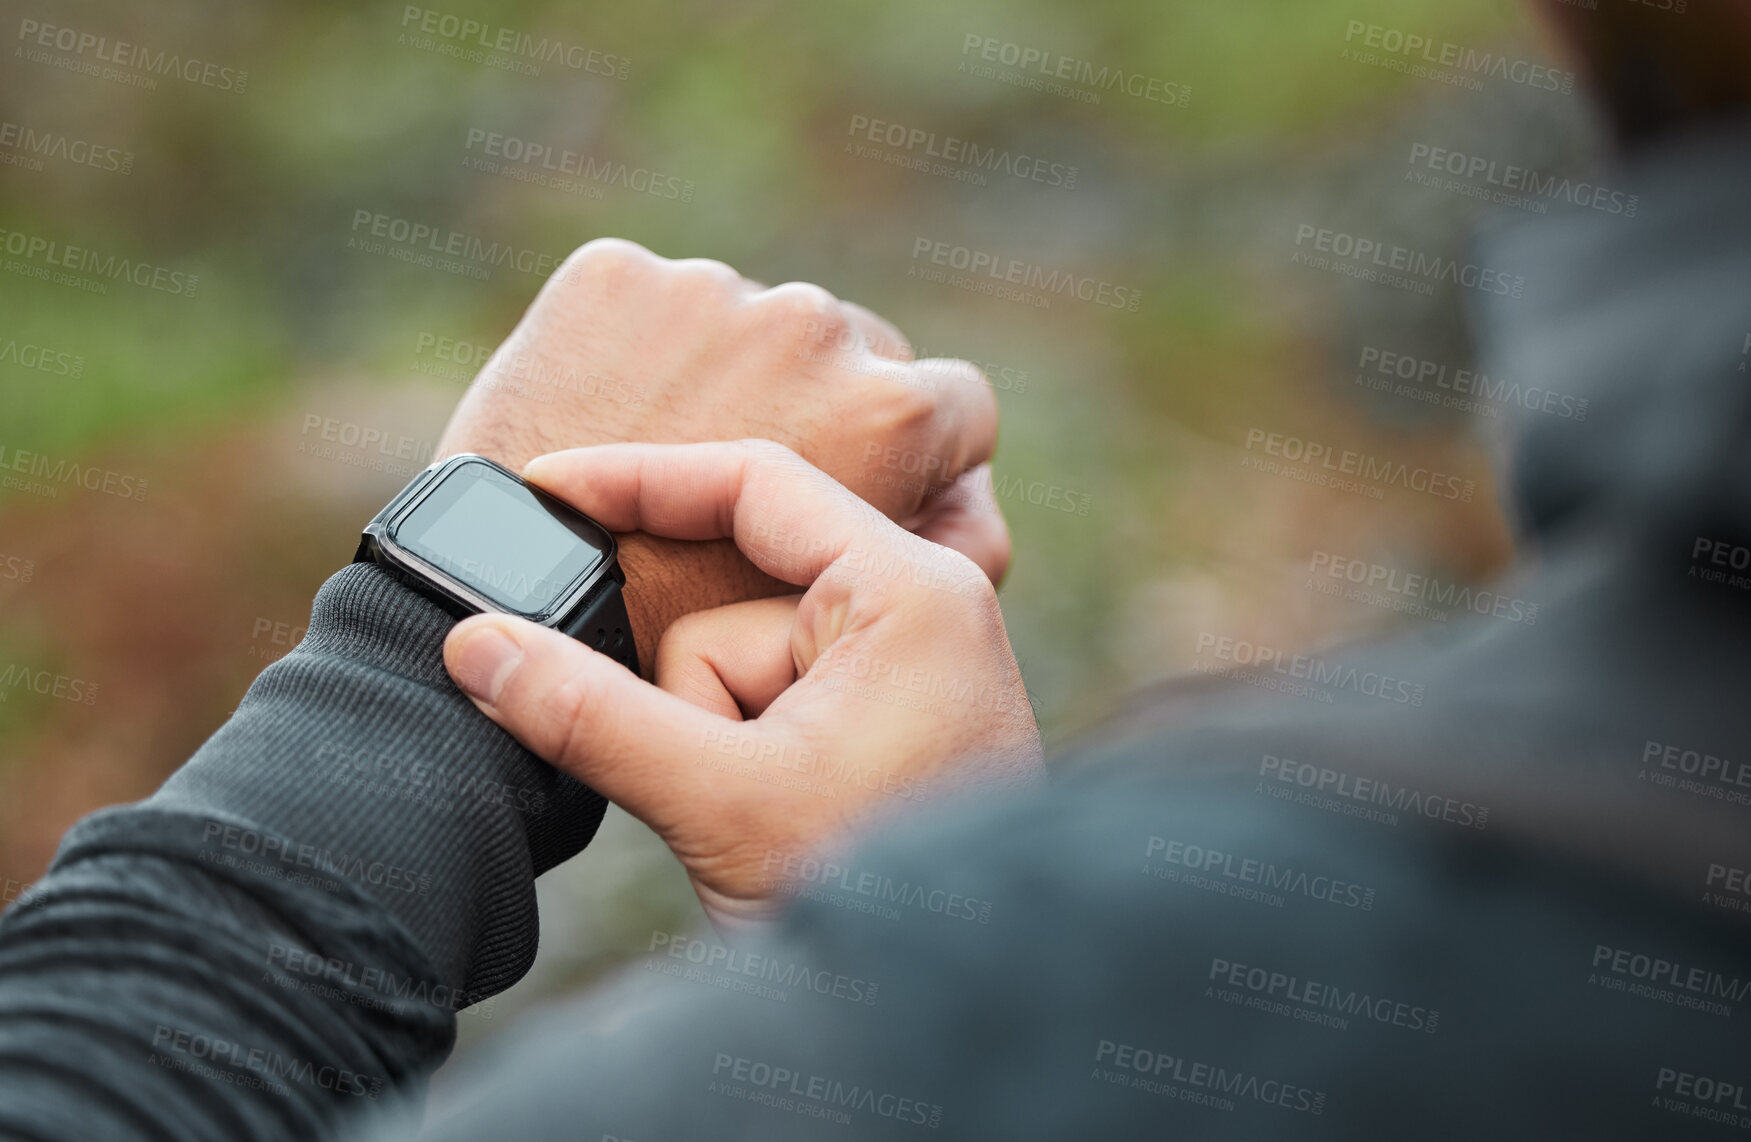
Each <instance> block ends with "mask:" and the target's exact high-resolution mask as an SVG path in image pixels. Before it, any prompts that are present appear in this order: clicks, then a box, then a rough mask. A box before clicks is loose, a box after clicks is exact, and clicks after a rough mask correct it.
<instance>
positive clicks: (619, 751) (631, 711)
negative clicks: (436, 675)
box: [444, 614, 737, 832]
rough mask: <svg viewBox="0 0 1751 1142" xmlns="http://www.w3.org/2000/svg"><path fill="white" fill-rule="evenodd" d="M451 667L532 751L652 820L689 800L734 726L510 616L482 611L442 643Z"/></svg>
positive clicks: (658, 824) (660, 825) (588, 651)
mask: <svg viewBox="0 0 1751 1142" xmlns="http://www.w3.org/2000/svg"><path fill="white" fill-rule="evenodd" d="M444 665H445V668H446V669H448V670H449V672H450V677H451V678H452V679H454V680H455V682H456V685H457V686H458V687H460V688H461V690H462V692H463V693H464V694H467V695H468V697H469V698H470V699H472V700H473V702H474V704H475V705H476V706H478V707H479V708H480V711H481V712H482V713H484V714H485V715H486V716H487V717H489V718H491V719H492V720H493V721H495V722H497V723H498V724H499V725H500V726H502V727H504V729H505V730H506V731H507V732H508V733H510V735H511V736H512V737H514V738H516V739H517V740H518V741H520V742H522V743H523V745H524V746H526V747H527V748H528V749H529V750H530V752H532V753H534V754H536V755H537V756H539V757H541V758H543V759H545V760H546V761H548V762H549V763H551V764H552V765H554V766H556V767H558V768H559V769H562V770H564V771H565V772H567V773H569V774H571V775H572V776H573V777H575V778H577V779H578V780H579V781H582V782H584V783H585V784H586V785H589V786H590V787H591V788H592V789H594V790H596V791H597V792H598V793H601V794H602V795H603V796H605V797H607V798H608V799H609V800H611V801H614V802H616V803H617V804H619V805H620V806H622V807H623V808H625V809H626V810H627V811H628V812H630V813H632V814H633V815H634V816H636V817H638V818H640V819H641V820H643V821H644V822H645V823H646V824H649V825H651V826H652V827H653V828H656V829H658V831H659V832H660V831H662V829H663V826H664V825H665V824H672V823H673V822H659V821H656V820H653V819H652V817H651V814H652V813H661V812H662V810H663V808H664V807H665V806H667V807H668V809H669V810H670V811H671V812H672V811H673V810H674V808H675V807H676V806H677V804H679V803H684V802H685V801H687V800H689V799H687V798H678V797H676V795H675V794H676V787H677V785H683V786H684V785H698V784H700V783H701V782H702V780H703V778H704V776H705V774H707V773H709V771H708V770H705V769H703V768H702V767H701V766H700V765H699V764H698V763H699V761H700V760H701V759H702V758H703V757H704V756H705V752H706V751H705V745H706V743H708V742H710V741H715V740H719V739H720V738H721V737H722V735H723V733H724V731H725V730H733V729H734V728H735V726H736V724H737V723H735V722H732V721H730V720H729V719H727V718H723V717H720V716H718V715H716V714H711V713H707V712H706V711H704V710H701V709H699V708H697V707H695V706H693V705H690V704H689V703H687V702H685V701H683V700H682V699H680V698H677V697H675V696H674V695H673V694H667V693H664V692H663V691H661V690H659V689H657V688H656V687H655V686H652V685H651V684H650V683H648V682H645V681H644V680H643V679H641V678H639V677H638V676H637V675H635V674H633V673H632V672H631V671H630V670H627V669H626V668H625V667H624V666H621V665H620V664H619V663H618V662H615V661H614V660H613V659H611V658H609V657H607V656H606V655H602V654H598V653H597V652H596V651H594V650H591V649H590V648H588V647H586V646H584V645H583V644H582V643H580V642H578V641H576V640H575V639H571V638H567V637H566V636H565V635H563V634H561V633H559V632H558V631H554V630H549V629H548V628H546V627H542V626H537V625H536V624H534V623H532V622H529V621H527V620H526V619H520V618H515V617H512V616H510V615H498V614H488V615H475V616H473V617H471V618H469V619H466V620H464V621H463V622H461V623H459V624H457V626H456V629H455V630H453V631H451V632H450V636H449V637H448V638H447V639H445V640H444Z"/></svg>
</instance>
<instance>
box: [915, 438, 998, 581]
mask: <svg viewBox="0 0 1751 1142" xmlns="http://www.w3.org/2000/svg"><path fill="white" fill-rule="evenodd" d="M902 526H904V527H905V529H906V530H907V531H909V532H911V533H912V534H913V535H916V536H918V537H919V538H920V539H928V540H930V542H932V543H940V544H941V545H942V546H944V547H952V548H954V549H955V550H956V551H958V552H960V553H961V554H962V555H965V556H966V557H967V558H969V559H971V560H972V561H973V562H974V563H977V564H978V565H979V569H980V570H981V571H983V572H985V575H986V577H987V578H989V579H990V580H991V582H992V585H994V586H996V585H1000V584H1001V583H1002V582H1003V577H1004V576H1005V575H1007V574H1008V573H1009V561H1010V557H1011V555H1012V554H1013V548H1012V546H1011V544H1010V540H1009V524H1008V523H1007V522H1006V521H1005V520H1004V518H1003V509H1002V508H1000V507H998V506H997V494H996V489H995V488H994V487H993V485H992V479H991V465H989V464H981V465H980V466H979V467H977V468H974V469H973V470H972V471H971V472H967V473H964V474H963V475H962V476H961V478H960V479H958V480H956V481H955V482H954V484H953V485H951V486H950V487H949V488H948V489H947V490H946V491H944V492H942V493H941V494H939V495H934V496H931V497H930V498H929V499H927V500H926V501H925V502H924V508H923V510H921V511H920V512H919V513H918V514H917V515H915V516H913V517H912V518H911V519H909V520H906V521H905V522H904V524H903V525H902Z"/></svg>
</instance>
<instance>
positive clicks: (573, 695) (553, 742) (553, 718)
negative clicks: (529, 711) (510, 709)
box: [536, 674, 600, 761]
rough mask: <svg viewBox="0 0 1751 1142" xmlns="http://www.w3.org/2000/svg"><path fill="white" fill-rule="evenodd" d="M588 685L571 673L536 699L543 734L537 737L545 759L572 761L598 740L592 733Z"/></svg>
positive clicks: (593, 712) (591, 712)
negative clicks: (539, 739)
mask: <svg viewBox="0 0 1751 1142" xmlns="http://www.w3.org/2000/svg"><path fill="white" fill-rule="evenodd" d="M592 697H593V694H592V691H591V688H590V686H589V684H588V683H586V682H585V681H584V679H583V678H581V677H579V676H578V675H576V674H571V675H568V676H567V677H566V679H565V680H564V681H563V682H561V683H560V684H559V685H558V686H555V687H554V688H553V689H552V690H550V691H548V692H547V693H546V694H544V695H542V696H541V697H540V698H539V699H538V700H537V706H536V716H537V717H538V718H539V719H540V722H541V725H543V726H544V727H546V732H545V733H543V734H542V735H541V737H542V743H543V745H546V746H548V747H549V748H548V749H547V750H543V751H541V752H543V753H544V754H545V756H547V757H549V758H551V759H553V760H555V761H575V760H579V759H581V758H583V757H584V756H585V753H586V751H587V749H588V745H589V743H590V742H591V741H593V740H600V738H599V735H598V733H597V732H596V731H597V730H598V729H599V727H598V726H597V725H596V721H597V719H596V717H595V716H594V714H595V710H594V703H593V702H592V700H591V699H592Z"/></svg>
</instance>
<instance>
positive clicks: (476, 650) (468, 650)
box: [451, 623, 523, 706]
mask: <svg viewBox="0 0 1751 1142" xmlns="http://www.w3.org/2000/svg"><path fill="white" fill-rule="evenodd" d="M452 658H453V659H454V662H455V669H454V670H453V671H451V677H453V678H455V679H456V685H458V686H460V687H462V692H463V693H465V694H467V695H468V696H469V697H471V698H474V699H475V700H477V701H481V702H485V703H486V704H487V705H489V706H490V705H493V704H494V703H496V702H497V701H498V696H499V691H500V690H503V689H504V687H505V680H506V679H508V678H509V677H510V676H511V674H512V673H513V672H514V671H515V670H516V669H517V667H518V666H519V665H521V664H522V661H523V648H522V647H521V646H518V645H517V642H516V640H515V639H512V638H511V637H510V636H509V635H507V634H505V632H504V631H502V630H500V629H499V628H498V627H497V626H494V625H493V624H491V623H481V624H480V625H479V626H477V627H475V628H473V629H472V630H470V631H468V632H467V633H465V634H463V635H462V639H461V645H460V646H458V647H456V649H455V650H454V651H453V652H452Z"/></svg>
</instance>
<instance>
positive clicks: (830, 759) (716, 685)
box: [444, 440, 1043, 933]
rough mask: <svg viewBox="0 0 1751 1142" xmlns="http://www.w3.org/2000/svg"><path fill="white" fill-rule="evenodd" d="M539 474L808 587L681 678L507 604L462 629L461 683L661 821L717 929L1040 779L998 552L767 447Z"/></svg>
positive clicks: (678, 662)
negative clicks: (629, 662) (987, 552)
mask: <svg viewBox="0 0 1751 1142" xmlns="http://www.w3.org/2000/svg"><path fill="white" fill-rule="evenodd" d="M528 475H529V478H530V479H531V480H533V481H534V482H536V483H538V484H540V485H542V486H543V487H545V488H546V489H547V490H548V491H550V492H552V493H553V494H555V495H556V496H558V497H560V498H561V499H564V500H566V501H568V502H569V503H571V504H573V505H574V506H576V507H577V508H579V509H580V510H582V511H584V512H585V513H587V514H589V515H591V516H594V517H595V518H597V519H599V520H601V521H602V522H603V523H604V524H606V525H608V526H609V527H612V528H616V529H624V530H632V529H637V530H642V531H646V532H649V533H651V534H653V535H658V536H664V537H669V538H673V539H680V540H692V541H697V540H703V539H716V538H727V539H730V540H731V541H733V542H734V543H735V544H736V545H737V546H738V547H739V548H740V550H741V551H742V553H743V554H745V555H746V556H747V558H748V559H749V560H750V561H751V562H752V563H753V564H754V565H755V566H757V567H758V568H760V570H761V571H762V572H764V573H765V574H767V575H769V576H771V577H772V578H773V579H775V580H777V581H780V582H783V583H786V584H790V585H791V586H790V590H792V591H794V590H795V589H796V588H803V589H804V590H803V591H802V593H801V594H800V595H797V594H792V595H790V596H788V597H782V598H768V599H762V600H757V601H750V602H743V603H741V604H738V605H731V606H726V607H723V608H719V609H716V610H712V611H709V612H703V613H698V614H694V615H692V616H689V617H688V618H686V619H684V620H682V621H680V622H677V623H676V624H675V625H674V626H673V627H671V628H670V630H669V633H668V636H667V637H666V638H665V639H664V641H663V644H662V646H661V648H660V649H659V651H658V653H657V655H656V660H657V677H658V679H659V681H660V682H661V683H662V688H658V687H657V686H653V685H650V684H649V683H646V682H644V681H641V680H640V679H637V678H635V677H633V676H632V675H631V674H630V673H629V672H627V671H626V670H624V669H622V668H620V667H619V666H617V665H616V664H615V663H614V662H613V661H612V660H611V659H609V658H606V657H605V656H603V655H600V654H598V653H596V652H595V651H592V650H590V649H589V648H588V647H585V646H584V645H583V644H581V643H578V642H575V641H573V640H572V639H569V638H566V637H565V636H564V635H561V634H558V633H556V632H554V631H551V630H547V629H545V628H543V627H539V626H536V625H534V624H532V623H528V622H525V621H523V620H520V619H515V618H512V617H510V616H507V615H479V616H475V617H473V618H470V619H468V620H467V621H465V622H463V623H461V624H459V625H458V626H457V628H456V629H455V631H454V632H452V634H451V635H450V638H449V639H448V641H447V642H446V643H445V655H444V657H445V664H446V666H447V668H448V669H449V671H450V675H451V677H452V678H454V679H455V680H456V683H457V685H458V686H460V687H461V688H462V689H463V690H464V691H465V692H466V693H467V694H468V695H469V696H470V698H472V699H473V700H474V702H475V704H476V705H477V706H478V707H479V708H480V709H481V710H482V711H483V712H484V713H485V714H486V715H487V716H488V717H490V718H492V719H493V720H494V721H495V722H497V723H498V724H499V725H501V726H503V727H504V728H505V729H506V730H508V731H509V732H510V733H511V734H512V735H513V736H515V737H516V738H517V739H518V740H519V741H521V742H522V743H523V744H524V745H526V746H527V747H528V748H529V749H530V750H531V751H533V752H534V753H536V754H537V755H538V756H540V757H543V758H545V759H546V760H548V761H549V762H551V763H552V764H554V765H556V766H558V767H559V768H561V769H563V770H565V771H566V772H568V773H570V774H572V775H574V776H575V777H577V778H578V779H579V780H581V781H584V782H586V783H587V784H589V785H590V786H591V787H593V788H595V789H597V790H599V791H601V792H602V793H603V794H605V795H606V796H607V797H609V798H610V799H612V800H613V801H614V802H615V803H617V804H619V805H620V806H622V807H623V808H625V809H626V810H627V811H628V812H630V813H632V814H633V815H634V816H636V817H638V818H639V819H641V820H643V821H644V822H645V823H646V824H648V825H649V826H650V827H651V828H652V829H653V830H654V831H655V832H656V833H657V834H658V835H659V836H660V837H662V838H663V840H664V841H665V842H666V843H667V844H668V846H669V848H670V849H671V850H672V851H673V852H674V853H675V855H676V856H677V857H678V858H679V859H680V861H681V864H682V866H683V867H684V868H685V869H686V870H687V874H688V876H689V877H690V878H691V879H692V882H693V886H694V889H695V891H696V892H697V893H698V894H699V899H700V901H701V903H703V904H704V905H705V908H706V911H707V913H708V914H709V915H710V916H711V918H712V920H713V922H714V923H715V924H716V925H717V926H718V927H719V929H720V930H722V931H724V932H726V933H734V932H735V931H736V930H737V929H739V928H742V927H745V926H747V925H750V924H756V923H759V922H761V921H763V920H766V919H768V918H770V917H771V916H772V915H774V914H775V913H776V912H777V911H779V910H780V908H781V907H782V905H783V903H784V902H785V900H786V899H787V894H786V893H787V884H788V881H787V870H789V869H794V867H795V866H796V863H797V862H799V861H800V860H801V859H802V858H804V857H806V856H809V855H811V854H818V853H820V852H822V851H823V849H825V848H827V847H829V846H838V845H845V844H849V843H852V842H854V841H855V840H856V839H857V838H858V837H859V836H860V835H862V834H863V833H864V832H866V831H867V830H868V829H870V828H871V827H872V826H873V825H875V824H876V823H878V822H879V821H881V820H882V819H883V818H885V817H886V816H887V815H888V814H890V813H893V812H896V811H904V810H906V809H908V808H911V807H915V806H917V805H918V804H919V803H920V802H927V801H930V800H934V799H936V798H939V797H941V796H943V795H944V794H946V793H947V792H949V791H950V790H951V789H957V788H962V787H967V786H978V787H985V788H989V787H993V786H1014V785H1020V784H1027V783H1031V782H1034V781H1037V780H1039V779H1040V777H1041V775H1042V772H1043V770H1042V764H1041V763H1042V758H1041V745H1040V736H1039V730H1038V728H1037V726H1036V725H1035V722H1034V717H1033V710H1032V708H1031V707H1030V705H1029V703H1028V698H1027V691H1026V689H1025V687H1024V686H1023V684H1022V678H1021V671H1020V669H1019V668H1018V666H1017V665H1016V661H1015V655H1014V653H1013V652H1012V651H1011V650H1010V647H1009V640H1008V637H1007V635H1006V633H1005V631H1004V628H1003V616H1002V613H1001V612H1000V611H999V609H998V605H997V595H996V590H995V588H994V587H993V586H992V584H991V579H990V577H989V576H988V575H987V574H986V572H985V571H984V569H982V568H981V567H979V566H978V565H977V564H976V563H974V562H973V561H972V560H971V559H969V558H968V557H966V556H965V555H962V554H960V553H959V552H956V551H954V550H952V549H950V548H947V547H943V546H940V545H938V544H935V543H932V542H930V541H928V540H926V539H923V538H921V537H919V536H917V535H914V534H911V533H909V532H907V531H906V530H905V529H903V528H901V527H899V526H898V525H896V524H895V523H893V522H892V521H891V520H889V519H887V518H886V517H885V516H884V515H883V514H882V513H881V512H880V511H878V510H876V509H875V508H874V507H872V506H871V505H870V504H868V503H866V502H865V501H863V500H860V499H858V498H857V496H855V495H854V494H853V493H851V492H850V491H849V490H847V489H846V488H845V487H843V486H842V485H840V484H837V483H835V482H834V481H833V480H831V479H829V478H828V477H827V476H826V475H824V474H823V473H822V472H821V471H820V470H819V469H817V468H815V467H813V466H811V465H810V464H808V463H807V462H806V461H804V460H803V459H801V458H800V457H799V456H797V455H796V454H795V453H794V452H792V451H791V450H789V449H788V448H785V447H783V446H781V445H778V444H774V443H772V442H770V441H759V440H752V441H741V442H737V443H722V444H698V445H682V446H659V445H631V444H627V445H609V446H605V447H600V448H587V449H580V450H576V451H571V452H564V453H559V454H556V455H552V456H547V457H544V458H542V459H541V460H540V461H539V462H537V463H535V464H533V465H531V466H530V468H529V471H528Z"/></svg>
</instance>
